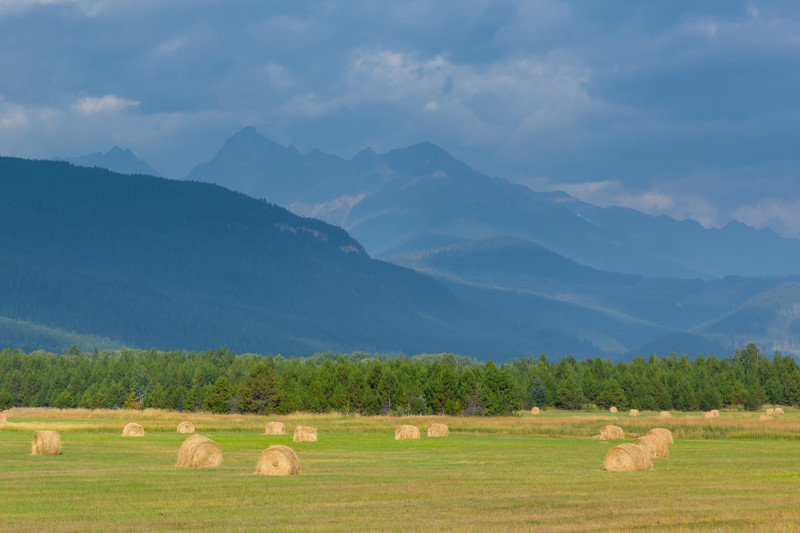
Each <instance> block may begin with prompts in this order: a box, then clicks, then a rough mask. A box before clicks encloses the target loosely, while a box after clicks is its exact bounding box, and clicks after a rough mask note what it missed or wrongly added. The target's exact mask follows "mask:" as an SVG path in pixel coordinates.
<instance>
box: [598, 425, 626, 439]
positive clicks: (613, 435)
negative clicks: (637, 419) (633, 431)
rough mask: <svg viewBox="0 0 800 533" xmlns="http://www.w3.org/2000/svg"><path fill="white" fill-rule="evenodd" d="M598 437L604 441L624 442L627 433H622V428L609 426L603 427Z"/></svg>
mask: <svg viewBox="0 0 800 533" xmlns="http://www.w3.org/2000/svg"><path fill="white" fill-rule="evenodd" d="M597 437H598V438H600V439H602V440H622V439H624V438H625V432H624V431H622V428H621V427H619V426H614V425H611V424H609V425H607V426H603V428H602V429H601V430H600V434H599V435H598V436H597Z"/></svg>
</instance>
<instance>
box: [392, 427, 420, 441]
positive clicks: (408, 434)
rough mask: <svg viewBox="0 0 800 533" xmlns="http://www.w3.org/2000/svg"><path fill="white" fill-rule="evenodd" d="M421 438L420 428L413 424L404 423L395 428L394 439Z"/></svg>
mask: <svg viewBox="0 0 800 533" xmlns="http://www.w3.org/2000/svg"><path fill="white" fill-rule="evenodd" d="M418 438H419V428H418V427H417V426H412V425H411V424H403V425H400V426H397V427H396V428H395V429H394V440H416V439H418Z"/></svg>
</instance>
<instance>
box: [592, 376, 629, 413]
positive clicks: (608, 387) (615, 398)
mask: <svg viewBox="0 0 800 533" xmlns="http://www.w3.org/2000/svg"><path fill="white" fill-rule="evenodd" d="M595 404H597V407H600V408H601V409H608V408H609V407H611V406H612V405H613V406H616V407H618V408H620V409H623V408H625V407H627V405H628V400H627V398H625V392H624V391H623V390H622V387H621V386H620V385H619V383H617V382H616V381H614V380H613V379H610V380H608V381H606V384H605V385H604V386H603V390H602V392H600V395H599V396H598V397H597V399H596V400H595Z"/></svg>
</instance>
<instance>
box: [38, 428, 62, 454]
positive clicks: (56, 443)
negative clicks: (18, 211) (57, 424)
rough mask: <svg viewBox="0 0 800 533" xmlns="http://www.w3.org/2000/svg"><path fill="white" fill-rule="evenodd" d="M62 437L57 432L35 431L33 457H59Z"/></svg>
mask: <svg viewBox="0 0 800 533" xmlns="http://www.w3.org/2000/svg"><path fill="white" fill-rule="evenodd" d="M60 453H61V437H59V435H58V432H57V431H34V432H33V440H32V441H31V455H59V454H60Z"/></svg>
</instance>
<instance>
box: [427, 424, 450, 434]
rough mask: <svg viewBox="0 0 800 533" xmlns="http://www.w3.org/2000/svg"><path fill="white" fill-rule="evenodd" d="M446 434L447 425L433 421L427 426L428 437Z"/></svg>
mask: <svg viewBox="0 0 800 533" xmlns="http://www.w3.org/2000/svg"><path fill="white" fill-rule="evenodd" d="M447 435H448V431H447V426H446V425H445V424H438V423H436V422H434V423H433V424H431V425H430V427H429V428H428V436H429V437H446V436H447Z"/></svg>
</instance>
